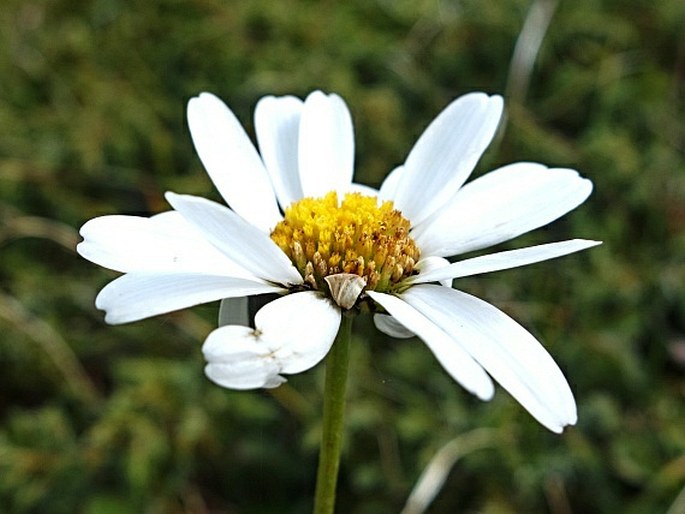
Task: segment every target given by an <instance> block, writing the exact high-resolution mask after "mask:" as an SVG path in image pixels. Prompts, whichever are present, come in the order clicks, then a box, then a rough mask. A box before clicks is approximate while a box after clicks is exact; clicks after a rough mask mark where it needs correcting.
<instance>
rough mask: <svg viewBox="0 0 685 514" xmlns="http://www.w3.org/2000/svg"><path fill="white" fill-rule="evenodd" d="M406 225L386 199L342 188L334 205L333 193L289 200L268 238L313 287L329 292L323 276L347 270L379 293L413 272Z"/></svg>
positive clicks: (414, 251) (414, 257)
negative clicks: (340, 196) (383, 200)
mask: <svg viewBox="0 0 685 514" xmlns="http://www.w3.org/2000/svg"><path fill="white" fill-rule="evenodd" d="M409 228H410V224H409V221H408V220H407V219H406V218H404V217H403V216H402V214H401V213H400V212H399V211H398V210H396V209H394V208H393V204H392V202H390V201H386V202H383V203H382V204H381V205H380V206H379V205H378V201H377V199H376V198H375V197H371V196H363V195H361V194H359V193H347V194H346V195H345V198H344V199H343V201H342V203H341V204H340V205H338V195H337V194H336V193H335V192H332V193H328V194H327V195H326V196H324V197H323V198H304V199H302V200H300V201H299V202H295V203H293V204H292V205H290V206H289V207H288V208H287V209H286V210H285V217H284V219H283V221H281V222H280V223H279V224H278V225H276V228H275V229H274V230H273V232H272V233H271V239H273V241H274V242H275V243H276V244H277V245H278V246H279V247H280V248H281V250H283V251H284V252H285V253H286V255H288V257H289V258H290V260H291V261H292V262H293V264H294V265H295V267H296V268H297V269H298V270H299V272H300V273H301V274H302V277H303V278H304V280H305V282H307V283H309V284H310V285H311V286H312V287H314V288H315V289H319V290H322V291H328V286H327V285H326V282H325V281H324V277H326V276H328V275H335V274H337V273H351V274H354V275H359V276H360V277H363V278H364V279H365V280H366V289H370V290H375V291H380V292H383V291H389V290H392V289H393V286H394V285H396V284H398V283H399V282H400V281H401V280H402V279H404V278H406V277H408V276H410V275H412V273H413V272H414V265H415V264H416V262H417V261H418V260H419V256H420V252H419V249H418V247H417V246H416V243H414V240H413V239H412V238H411V237H409Z"/></svg>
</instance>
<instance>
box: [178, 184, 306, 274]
mask: <svg viewBox="0 0 685 514" xmlns="http://www.w3.org/2000/svg"><path fill="white" fill-rule="evenodd" d="M166 199H167V201H168V202H169V203H170V204H171V205H172V206H173V207H174V209H176V210H177V211H179V212H180V213H181V214H182V215H183V217H184V218H185V219H186V220H187V221H188V222H189V223H191V224H192V225H193V226H194V227H195V228H196V229H197V230H199V231H201V232H202V233H203V234H204V236H205V238H206V239H207V240H208V241H209V242H210V243H212V244H213V245H214V246H215V247H216V248H218V249H219V250H221V251H222V252H223V253H224V254H225V255H227V256H228V257H229V258H230V259H231V260H232V261H235V262H236V263H238V264H239V265H240V266H243V267H244V268H245V269H247V270H248V271H250V272H251V273H253V274H254V275H255V276H257V277H259V278H262V279H264V280H267V281H270V282H279V283H282V284H288V283H291V284H299V283H302V277H301V276H300V274H299V273H298V272H297V270H296V269H295V268H294V267H293V265H292V263H291V262H290V260H289V259H288V257H287V256H286V255H285V253H283V251H281V249H280V248H279V247H278V246H276V244H275V243H274V242H273V241H272V240H271V239H270V238H269V236H268V235H266V234H264V233H263V232H261V231H259V230H258V229H256V228H255V227H253V226H252V225H250V224H249V223H247V222H246V221H244V220H243V219H241V218H240V217H239V216H237V215H236V214H235V213H234V212H233V211H231V210H230V209H228V208H226V207H224V206H223V205H220V204H218V203H216V202H212V201H211V200H207V199H206V198H200V197H197V196H191V195H177V194H175V193H167V194H166Z"/></svg>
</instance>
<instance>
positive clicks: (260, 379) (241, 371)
mask: <svg viewBox="0 0 685 514" xmlns="http://www.w3.org/2000/svg"><path fill="white" fill-rule="evenodd" d="M202 353H203V354H204V356H205V359H206V360H207V365H206V366H205V374H206V375H207V378H209V379H210V380H211V381H212V382H215V383H216V384H218V385H220V386H222V387H226V388H228V389H242V390H244V389H257V388H259V387H276V386H279V385H281V384H282V383H283V382H285V378H283V377H281V376H280V375H279V373H280V371H281V369H280V365H279V362H278V361H277V360H276V359H275V357H274V355H273V353H272V351H271V349H270V348H269V346H268V345H265V344H259V342H258V338H257V337H256V336H255V331H254V329H252V328H250V327H243V326H240V325H229V326H225V327H221V328H218V329H216V330H215V331H214V332H212V333H211V334H209V337H207V340H206V341H205V344H204V345H203V346H202Z"/></svg>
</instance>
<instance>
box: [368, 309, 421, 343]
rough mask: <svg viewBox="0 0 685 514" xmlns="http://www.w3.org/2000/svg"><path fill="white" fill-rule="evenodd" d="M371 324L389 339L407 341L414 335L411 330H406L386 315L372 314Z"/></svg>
mask: <svg viewBox="0 0 685 514" xmlns="http://www.w3.org/2000/svg"><path fill="white" fill-rule="evenodd" d="M373 324H374V325H376V328H377V329H378V330H380V331H381V332H383V333H384V334H387V335H389V336H390V337H396V338H397V339H408V338H410V337H414V336H415V335H416V334H415V333H414V332H412V331H411V330H407V328H406V327H405V326H404V325H402V323H400V322H399V321H397V320H396V319H395V318H393V317H392V316H389V315H388V314H374V315H373Z"/></svg>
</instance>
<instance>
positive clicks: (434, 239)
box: [412, 162, 592, 257]
mask: <svg viewBox="0 0 685 514" xmlns="http://www.w3.org/2000/svg"><path fill="white" fill-rule="evenodd" d="M591 192H592V182H590V181H589V180H587V179H584V178H582V177H581V176H580V175H578V172H577V171H575V170H571V169H565V168H547V167H546V166H543V165H542V164H535V163H528V162H519V163H516V164H510V165H508V166H504V167H502V168H499V169H497V170H495V171H491V172H490V173H487V174H485V175H483V176H482V177H479V178H477V179H476V180H474V181H473V182H470V183H468V184H466V185H465V186H464V187H463V188H461V189H460V190H459V192H458V193H457V194H456V195H455V196H454V198H452V200H451V201H450V202H448V204H446V205H445V207H443V208H442V209H441V210H440V211H438V212H436V213H435V215H434V216H431V218H430V219H428V220H426V221H425V223H423V224H421V225H420V226H417V227H415V228H414V230H413V231H412V235H413V236H414V239H415V241H416V243H417V244H418V245H419V246H420V248H421V250H422V251H423V252H424V254H425V255H441V256H443V257H446V256H450V255H458V254H460V253H465V252H469V251H472V250H479V249H481V248H487V247H488V246H492V245H495V244H497V243H501V242H503V241H508V240H509V239H513V238H514V237H516V236H519V235H521V234H524V233H526V232H529V231H531V230H533V229H536V228H539V227H542V226H544V225H547V224H548V223H551V222H552V221H554V220H556V219H557V218H560V217H561V216H563V215H564V214H566V213H567V212H569V211H571V210H573V209H575V208H576V207H577V206H578V205H580V204H581V203H583V202H584V201H585V200H586V199H587V197H588V196H589V195H590V193H591Z"/></svg>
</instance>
